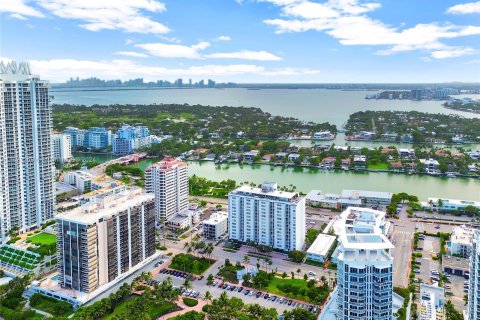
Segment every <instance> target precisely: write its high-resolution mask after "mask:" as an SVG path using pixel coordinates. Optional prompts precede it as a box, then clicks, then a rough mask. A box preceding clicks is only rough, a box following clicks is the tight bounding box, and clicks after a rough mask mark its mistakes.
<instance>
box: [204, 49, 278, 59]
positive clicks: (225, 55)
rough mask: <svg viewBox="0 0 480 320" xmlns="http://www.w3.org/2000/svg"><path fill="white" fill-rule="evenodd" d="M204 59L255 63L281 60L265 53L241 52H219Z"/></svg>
mask: <svg viewBox="0 0 480 320" xmlns="http://www.w3.org/2000/svg"><path fill="white" fill-rule="evenodd" d="M205 58H215V59H243V60H257V61H280V60H282V58H280V57H279V56H276V55H274V54H272V53H270V52H267V51H248V50H241V51H237V52H219V53H212V54H207V55H205Z"/></svg>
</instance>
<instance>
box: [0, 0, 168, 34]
mask: <svg viewBox="0 0 480 320" xmlns="http://www.w3.org/2000/svg"><path fill="white" fill-rule="evenodd" d="M3 1H4V0H2V2H3ZM8 1H12V0H8ZM17 1H18V0H17ZM38 4H39V5H40V6H41V7H43V8H44V9H46V10H48V11H49V12H50V13H52V14H53V15H55V16H58V17H60V18H64V19H76V20H81V21H85V23H83V24H80V26H81V27H82V28H85V29H87V30H90V31H99V30H122V31H124V32H129V33H153V34H163V33H167V32H169V31H170V29H169V28H168V27H166V26H165V25H164V24H162V23H160V22H157V21H154V20H152V19H151V18H149V17H147V16H145V15H144V14H143V12H144V11H148V12H154V13H155V12H164V11H165V10H166V9H165V5H164V4H163V3H161V2H158V1H156V0H135V1H129V0H102V1H100V0H38Z"/></svg>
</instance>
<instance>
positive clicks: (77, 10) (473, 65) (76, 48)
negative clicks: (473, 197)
mask: <svg viewBox="0 0 480 320" xmlns="http://www.w3.org/2000/svg"><path fill="white" fill-rule="evenodd" d="M0 15H1V16H0V59H1V60H3V61H9V60H17V61H29V62H30V65H31V68H32V69H33V72H34V73H35V74H39V75H41V77H42V78H44V79H47V80H50V81H53V82H61V81H65V80H67V79H69V78H70V77H80V78H87V77H98V78H102V79H122V80H127V79H133V78H139V77H142V78H144V80H145V81H152V80H157V79H165V80H170V81H173V80H175V79H177V78H183V79H189V78H191V79H192V80H194V81H198V80H200V79H208V78H210V79H214V80H216V81H217V82H227V81H233V82H258V83H260V82H262V83H265V82H269V83H288V82H290V83H384V82H388V83H412V82H413V83H419V82H430V83H431V82H453V81H465V82H480V1H478V2H468V1H451V0H322V1H320V0H158V1H157V0H31V1H29V0H0Z"/></svg>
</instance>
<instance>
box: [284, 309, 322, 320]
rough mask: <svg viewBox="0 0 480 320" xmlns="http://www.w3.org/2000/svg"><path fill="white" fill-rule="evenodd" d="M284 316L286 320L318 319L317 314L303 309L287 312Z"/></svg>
mask: <svg viewBox="0 0 480 320" xmlns="http://www.w3.org/2000/svg"><path fill="white" fill-rule="evenodd" d="M283 315H284V319H285V320H316V319H317V317H316V315H315V314H313V313H311V312H310V311H308V310H306V309H303V308H295V309H293V310H291V311H285V313H284V314H283Z"/></svg>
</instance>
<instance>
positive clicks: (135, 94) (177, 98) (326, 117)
mask: <svg viewBox="0 0 480 320" xmlns="http://www.w3.org/2000/svg"><path fill="white" fill-rule="evenodd" d="M374 92H375V91H361V90H359V91H342V90H328V89H295V90H293V89H262V90H247V89H242V88H232V89H156V90H152V89H148V90H147V89H145V90H90V91H82V90H75V89H73V90H72V89H68V90H53V91H52V92H51V94H52V95H53V96H54V99H53V103H60V104H61V103H70V104H85V105H92V104H113V103H120V104H150V103H188V104H191V105H195V104H201V105H212V106H234V107H240V106H245V107H258V108H261V109H262V110H264V111H266V112H270V113H271V114H273V115H281V116H287V117H296V118H300V119H302V120H305V121H316V122H330V123H333V124H336V125H337V126H339V127H340V126H342V124H343V123H345V122H346V121H347V119H348V116H349V115H350V114H352V113H354V112H357V111H361V110H405V111H410V110H416V111H422V112H431V113H447V114H451V113H453V114H460V115H463V116H465V117H480V115H479V114H472V113H467V112H461V111H453V110H448V109H445V108H443V107H442V106H441V104H442V102H441V101H410V100H366V99H365V95H366V94H367V93H368V94H371V93H374Z"/></svg>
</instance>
